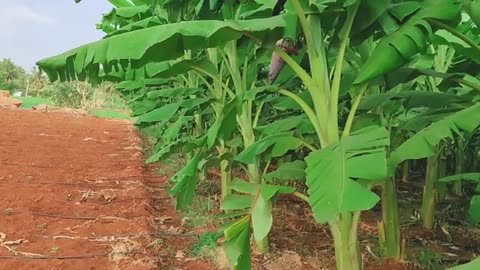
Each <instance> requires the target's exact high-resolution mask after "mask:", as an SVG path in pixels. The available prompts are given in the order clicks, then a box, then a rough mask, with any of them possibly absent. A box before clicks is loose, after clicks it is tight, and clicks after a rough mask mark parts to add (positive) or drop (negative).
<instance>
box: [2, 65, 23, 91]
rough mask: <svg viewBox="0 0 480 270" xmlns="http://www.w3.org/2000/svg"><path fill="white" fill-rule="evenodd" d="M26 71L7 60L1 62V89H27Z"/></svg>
mask: <svg viewBox="0 0 480 270" xmlns="http://www.w3.org/2000/svg"><path fill="white" fill-rule="evenodd" d="M25 76H26V72H25V70H24V69H23V68H22V67H20V66H18V65H16V64H15V63H14V62H13V61H12V60H10V59H8V58H6V59H3V60H2V61H0V88H2V89H4V90H11V91H12V90H19V89H23V88H24V87H25Z"/></svg>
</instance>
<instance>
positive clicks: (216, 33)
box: [37, 16, 285, 80]
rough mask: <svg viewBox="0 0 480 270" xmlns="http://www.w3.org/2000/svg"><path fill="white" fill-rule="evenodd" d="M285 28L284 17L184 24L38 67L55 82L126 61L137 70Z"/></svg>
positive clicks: (93, 46) (121, 38)
mask: <svg viewBox="0 0 480 270" xmlns="http://www.w3.org/2000/svg"><path fill="white" fill-rule="evenodd" d="M284 26H285V22H284V19H283V17H282V16H276V17H271V18H267V19H254V20H244V21H216V20H202V21H184V22H179V23H173V24H167V25H159V26H154V27H150V28H146V29H141V30H137V31H133V32H127V33H123V34H119V35H115V36H112V37H108V38H105V39H102V40H100V41H97V42H94V43H90V44H87V45H84V46H81V47H78V48H76V49H73V50H70V51H68V52H65V53H63V54H61V55H58V56H55V57H51V58H47V59H44V60H41V61H39V62H38V63H37V64H38V65H39V66H40V67H41V69H43V70H44V71H45V72H46V73H47V74H48V75H49V77H50V78H51V79H52V80H57V79H58V78H62V79H67V78H71V77H72V74H74V73H75V74H77V75H78V74H83V76H85V75H87V73H89V74H92V73H93V74H95V73H96V72H97V74H98V71H99V69H100V65H111V64H113V63H124V62H125V61H127V62H126V63H129V62H130V63H131V65H132V67H134V68H135V67H142V66H144V65H146V64H147V63H150V62H163V61H168V60H173V59H178V58H179V57H181V56H183V55H184V51H185V50H194V49H201V48H211V47H215V46H218V45H220V44H223V43H225V42H226V41H230V40H235V39H239V38H241V37H242V36H243V35H244V33H249V34H251V35H264V34H266V33H270V32H271V31H273V30H278V29H280V28H282V27H284ZM87 71H88V72H87ZM86 72H87V73H86Z"/></svg>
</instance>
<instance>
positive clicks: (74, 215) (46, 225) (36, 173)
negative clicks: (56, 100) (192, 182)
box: [0, 109, 210, 270]
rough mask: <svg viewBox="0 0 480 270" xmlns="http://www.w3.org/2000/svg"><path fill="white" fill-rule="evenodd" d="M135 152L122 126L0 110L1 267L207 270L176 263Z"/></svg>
mask: <svg viewBox="0 0 480 270" xmlns="http://www.w3.org/2000/svg"><path fill="white" fill-rule="evenodd" d="M141 145H142V141H141V139H140V138H139V136H138V134H137V133H136V131H135V129H134V128H133V126H132V124H131V123H130V122H128V121H120V120H105V119H100V118H95V117H89V116H77V115H71V114H65V113H54V112H48V113H47V112H33V111H25V110H20V109H13V110H10V109H0V269H15V270H23V269H35V270H43V269H68V270H76V269H79V270H80V269H81V270H87V269H98V270H107V269H135V270H142V269H170V267H180V269H210V268H206V267H202V263H201V262H195V261H193V260H187V259H184V260H182V258H184V256H185V255H184V254H185V253H184V252H182V250H183V249H184V248H185V247H186V246H187V245H188V244H190V243H191V241H192V239H191V237H185V235H183V233H184V229H183V228H182V226H181V220H180V218H178V217H177V216H175V213H174V210H173V209H174V206H173V202H172V201H171V200H170V199H169V198H168V196H167V194H166V192H165V190H164V189H163V188H162V187H163V186H164V184H165V183H166V178H165V177H162V176H158V175H156V174H155V172H154V171H153V169H152V168H147V167H145V166H144V165H143V164H144V162H143V156H142V153H141ZM152 232H155V233H158V232H162V233H164V234H161V235H158V234H156V235H153V233H152ZM178 236H181V237H178ZM39 256H42V257H39ZM69 256H72V257H69Z"/></svg>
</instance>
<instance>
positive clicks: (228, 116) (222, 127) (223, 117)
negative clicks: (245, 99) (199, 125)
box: [207, 98, 238, 148]
mask: <svg viewBox="0 0 480 270" xmlns="http://www.w3.org/2000/svg"><path fill="white" fill-rule="evenodd" d="M237 105H238V100H237V99H236V98H234V99H233V100H231V101H229V102H228V103H227V104H225V106H224V107H223V109H222V112H221V113H220V115H219V116H218V117H217V119H216V120H215V122H214V123H213V124H212V126H211V127H210V129H209V130H208V132H207V146H208V147H209V148H211V147H212V146H213V145H214V144H215V140H217V138H221V139H223V140H228V139H229V138H230V136H231V135H232V133H233V132H234V131H235V128H236V116H237V110H236V108H237Z"/></svg>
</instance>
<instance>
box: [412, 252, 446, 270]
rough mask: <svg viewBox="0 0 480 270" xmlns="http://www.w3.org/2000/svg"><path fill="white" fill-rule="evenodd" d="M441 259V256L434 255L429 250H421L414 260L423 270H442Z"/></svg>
mask: <svg viewBox="0 0 480 270" xmlns="http://www.w3.org/2000/svg"><path fill="white" fill-rule="evenodd" d="M442 259H443V256H442V255H441V254H438V253H435V252H434V251H431V250H429V249H421V250H420V252H419V253H418V255H417V257H416V258H415V260H416V261H417V263H418V264H420V265H421V266H422V269H425V270H438V269H442Z"/></svg>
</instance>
